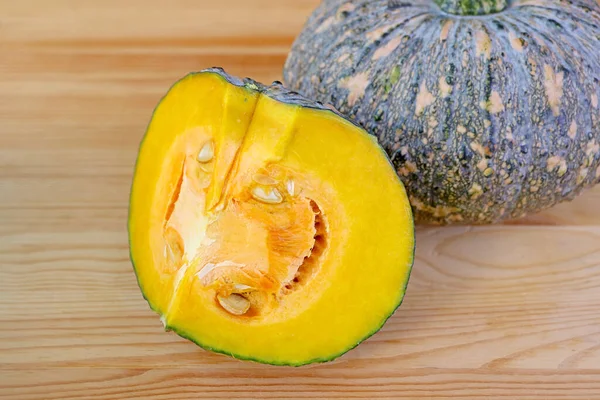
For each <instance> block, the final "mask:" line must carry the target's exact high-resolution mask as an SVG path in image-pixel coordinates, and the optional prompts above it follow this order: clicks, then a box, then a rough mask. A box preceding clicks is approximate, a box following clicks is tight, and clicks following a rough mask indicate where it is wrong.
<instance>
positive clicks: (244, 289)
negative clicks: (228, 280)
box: [233, 283, 252, 293]
mask: <svg viewBox="0 0 600 400" xmlns="http://www.w3.org/2000/svg"><path fill="white" fill-rule="evenodd" d="M251 289H252V286H248V285H244V284H242V283H236V284H234V285H233V290H235V291H236V292H237V293H243V292H247V291H249V290H251Z"/></svg>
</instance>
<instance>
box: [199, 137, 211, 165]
mask: <svg viewBox="0 0 600 400" xmlns="http://www.w3.org/2000/svg"><path fill="white" fill-rule="evenodd" d="M214 156H215V147H214V145H213V142H212V140H209V141H208V142H206V143H205V144H204V146H202V148H201V149H200V151H199V152H198V157H197V158H198V161H200V162H201V163H207V162H209V161H210V160H212V159H213V157H214Z"/></svg>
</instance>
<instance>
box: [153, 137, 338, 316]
mask: <svg viewBox="0 0 600 400" xmlns="http://www.w3.org/2000/svg"><path fill="white" fill-rule="evenodd" d="M193 158H194V156H191V159H190V156H189V155H188V157H187V158H186V161H184V166H183V171H182V177H181V178H180V185H178V186H177V187H176V189H175V191H176V192H175V193H174V194H173V195H172V196H171V204H170V205H169V210H170V212H169V213H167V215H166V217H165V219H166V221H165V225H164V226H165V227H166V228H165V229H164V231H163V240H164V254H163V259H164V265H165V268H164V270H165V272H167V273H170V274H173V276H174V277H175V278H174V279H176V281H177V282H175V285H174V287H175V289H174V290H173V294H172V296H173V297H172V299H171V304H175V302H174V301H173V300H174V298H175V297H176V296H178V295H179V294H180V293H184V292H186V291H187V289H183V287H182V286H183V285H184V284H185V285H192V288H193V289H192V290H202V291H213V295H214V298H215V300H216V302H215V304H217V305H218V307H220V308H221V309H222V310H224V311H226V312H227V313H228V314H229V315H231V316H232V317H241V316H244V317H245V318H249V317H254V316H258V315H262V314H266V313H268V312H269V311H270V310H272V309H273V308H274V307H277V305H278V304H279V303H280V302H281V301H282V300H283V298H284V297H285V296H287V295H290V294H291V293H292V292H294V291H296V290H299V289H301V288H302V287H303V286H304V285H305V284H306V283H307V282H309V281H310V278H311V277H312V276H314V274H315V273H316V272H317V270H318V267H319V264H320V259H321V257H322V255H323V253H324V251H325V250H326V248H327V224H326V221H325V219H324V216H323V213H322V212H321V210H320V209H319V207H318V206H317V204H316V202H314V201H313V200H311V199H308V198H304V197H301V196H299V195H297V194H296V192H297V188H296V182H297V180H295V179H294V175H295V174H294V173H293V172H291V171H287V172H285V173H283V174H282V173H281V171H279V172H277V173H269V171H267V170H265V169H261V170H258V171H257V172H256V173H253V174H250V175H244V176H248V177H249V178H240V179H242V180H243V179H245V180H246V181H244V182H242V181H240V179H238V180H235V179H234V177H231V176H227V178H226V179H227V180H228V181H227V182H225V183H226V184H224V185H222V187H223V188H224V189H223V192H224V193H223V195H222V197H223V199H222V200H221V202H220V203H219V206H218V207H214V209H213V210H210V211H206V210H205V197H206V193H207V191H208V190H210V187H211V185H212V182H209V183H208V184H203V185H198V183H197V182H193V181H194V180H198V179H203V180H204V182H207V181H210V180H212V179H214V176H217V175H214V176H213V175H208V176H207V175H204V176H203V177H202V176H200V175H197V174H193V173H186V171H188V170H189V169H193V168H200V169H202V170H203V171H206V169H208V168H210V170H212V169H213V168H214V165H216V163H215V161H216V160H215V158H216V157H215V151H214V142H213V141H212V140H209V141H207V142H205V143H204V144H203V145H202V146H201V148H200V150H198V153H197V155H196V156H195V158H196V161H197V162H195V163H194V162H193ZM190 161H191V164H189V163H190ZM186 163H188V164H187V165H186ZM194 165H195V166H194ZM186 168H187V169H186ZM274 176H276V177H277V178H274ZM230 182H235V183H231V184H229V185H228V184H227V183H230ZM240 182H241V183H240ZM198 188H200V190H198ZM191 189H193V190H191ZM300 192H301V191H300ZM284 194H285V196H284ZM184 276H186V277H190V279H184ZM184 282H185V283H184Z"/></svg>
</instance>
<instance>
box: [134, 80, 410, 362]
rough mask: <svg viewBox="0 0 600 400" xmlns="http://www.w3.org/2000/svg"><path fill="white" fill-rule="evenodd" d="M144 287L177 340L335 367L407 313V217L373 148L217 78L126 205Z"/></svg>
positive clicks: (245, 84)
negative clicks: (401, 311)
mask: <svg viewBox="0 0 600 400" xmlns="http://www.w3.org/2000/svg"><path fill="white" fill-rule="evenodd" d="M128 231H129V242H130V253H131V260H132V263H133V266H134V271H135V273H136V276H137V279H138V284H139V286H140V289H141V292H142V294H143V296H144V297H145V298H146V300H147V301H148V303H149V305H150V307H151V308H152V309H153V310H154V311H156V313H158V314H159V315H160V318H161V320H162V322H163V323H164V325H165V328H166V329H167V330H172V331H174V332H176V333H177V334H179V335H181V336H182V337H185V338H188V339H189V340H191V341H193V342H195V343H197V344H198V345H200V346H201V347H203V348H205V349H208V350H211V351H214V352H218V353H223V354H227V355H230V356H233V357H235V358H237V359H248V360H255V361H258V362H263V363H269V364H278V365H302V364H308V363H312V362H323V361H329V360H332V359H334V358H336V357H338V356H339V355H341V354H343V353H345V352H346V351H348V350H350V349H351V348H353V347H355V346H357V345H358V344H359V343H360V342H361V341H363V340H364V339H366V338H367V337H369V336H370V335H372V334H374V333H375V332H376V331H377V330H379V329H380V328H381V326H382V325H383V324H384V322H385V321H386V319H387V318H388V317H389V316H390V315H391V314H392V313H393V312H394V310H395V309H396V308H397V307H398V306H399V305H400V303H401V301H402V298H403V296H404V292H405V287H406V285H407V283H408V278H409V275H410V271H411V267H412V263H413V253H414V246H415V241H414V227H413V219H412V212H411V207H410V203H409V200H408V197H407V194H406V192H405V189H404V186H403V184H402V182H401V180H400V179H399V178H398V176H397V174H396V173H395V169H394V168H393V166H392V164H391V163H390V161H389V159H388V158H387V155H386V153H385V152H384V150H383V149H382V148H381V147H380V146H379V145H378V144H377V142H376V140H374V138H373V136H372V135H369V134H368V133H367V132H365V131H364V130H363V129H362V128H360V127H358V126H357V125H355V124H353V123H351V122H349V121H348V120H346V119H344V118H343V117H341V116H340V115H339V114H337V113H335V112H334V111H332V110H330V109H329V108H327V107H324V106H323V105H320V104H318V103H316V102H313V101H310V100H308V99H305V98H303V97H302V96H299V95H298V94H297V93H293V92H290V91H288V90H286V89H285V88H284V87H283V86H282V85H281V84H280V83H278V82H275V83H274V84H273V85H271V86H269V87H266V86H263V85H262V84H260V83H258V82H256V81H254V80H252V79H239V78H236V77H234V76H231V75H228V74H227V73H225V71H223V70H222V69H219V68H210V69H206V70H203V71H201V72H198V73H191V74H188V75H186V76H185V77H183V78H182V79H180V80H179V81H178V82H176V83H175V84H174V85H173V86H172V87H171V88H170V90H169V91H168V93H167V94H166V95H165V96H164V97H163V98H162V99H161V101H160V102H159V104H158V106H157V107H156V109H155V110H154V113H153V115H152V118H151V121H150V124H149V126H148V128H147V131H146V133H145V135H144V138H143V140H142V143H141V146H140V149H139V154H138V157H137V162H136V167H135V173H134V177H133V183H132V188H131V198H130V207H129V222H128Z"/></svg>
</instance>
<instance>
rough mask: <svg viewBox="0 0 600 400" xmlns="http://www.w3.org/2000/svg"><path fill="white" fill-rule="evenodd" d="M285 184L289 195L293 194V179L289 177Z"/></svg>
mask: <svg viewBox="0 0 600 400" xmlns="http://www.w3.org/2000/svg"><path fill="white" fill-rule="evenodd" d="M285 186H286V188H287V191H288V193H289V194H290V196H293V195H294V189H295V186H296V184H295V183H294V181H293V180H291V179H290V180H289V181H287V183H286V184H285Z"/></svg>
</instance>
